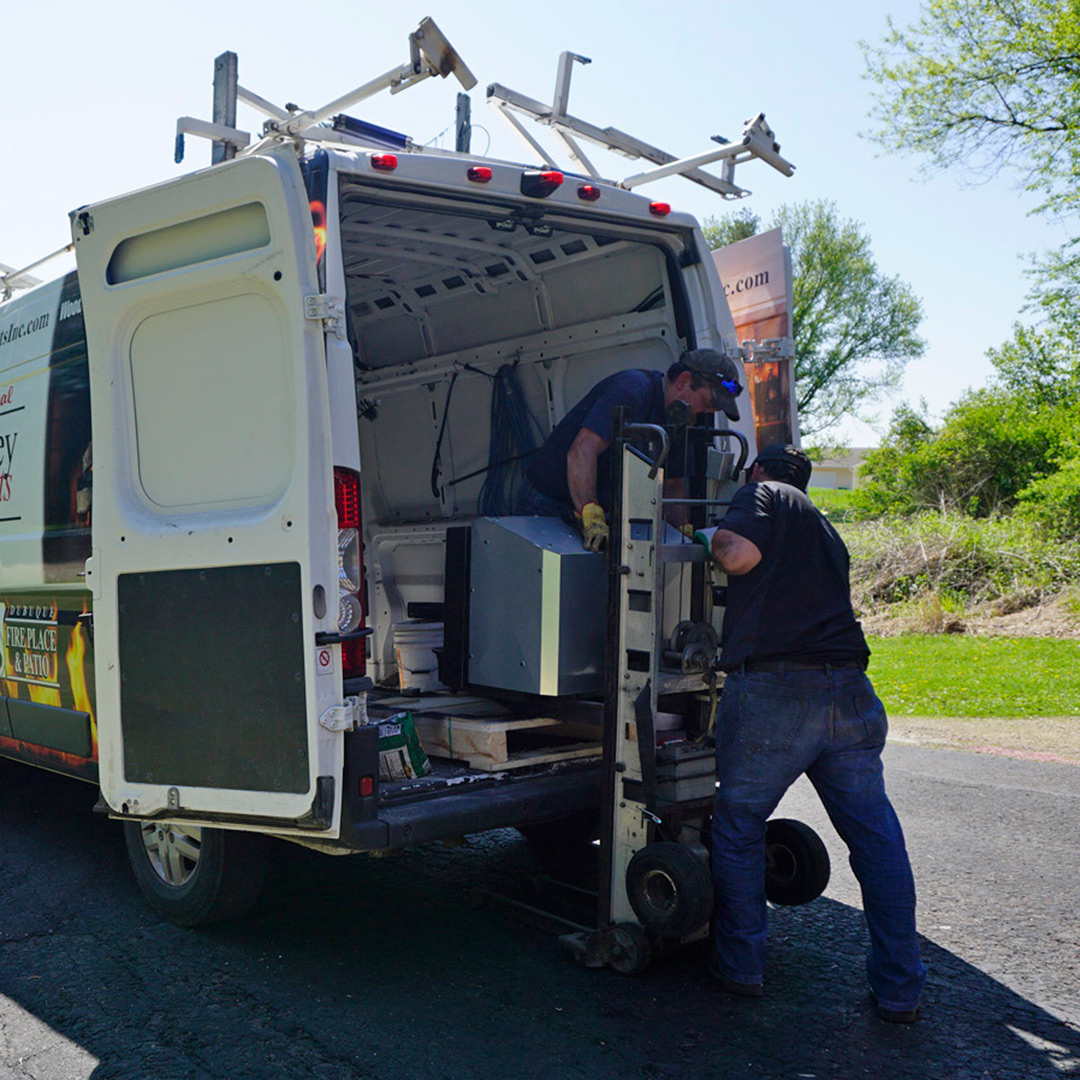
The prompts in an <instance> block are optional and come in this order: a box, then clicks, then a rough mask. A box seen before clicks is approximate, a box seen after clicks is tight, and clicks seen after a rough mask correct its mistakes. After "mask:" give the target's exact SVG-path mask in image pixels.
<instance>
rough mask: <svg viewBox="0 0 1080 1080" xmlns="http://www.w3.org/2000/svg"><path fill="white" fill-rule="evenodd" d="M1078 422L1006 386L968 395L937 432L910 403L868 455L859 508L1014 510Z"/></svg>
mask: <svg viewBox="0 0 1080 1080" xmlns="http://www.w3.org/2000/svg"><path fill="white" fill-rule="evenodd" d="M1076 420H1077V417H1076V410H1075V409H1073V408H1070V407H1068V406H1066V405H1044V406H1042V407H1041V408H1035V407H1033V406H1032V404H1031V402H1029V401H1026V400H1025V399H1024V398H1023V397H1022V396H1020V395H1017V394H1014V393H1011V392H1010V391H1007V390H1004V389H1001V388H994V389H989V390H978V391H975V392H973V393H970V394H968V395H966V396H965V397H964V398H962V399H961V400H960V402H958V403H957V404H956V405H954V406H953V407H952V408H951V409H950V410H949V412H948V413H947V414H946V416H945V419H944V421H943V423H942V425H941V427H940V429H938V430H937V431H935V430H934V429H933V428H931V426H930V425H929V424H928V423H927V422H926V421H925V420H924V419H923V418H922V417H920V416H919V415H918V414H917V413H916V412H914V410H912V409H911V408H910V407H908V406H903V407H901V408H900V409H898V410H897V413H896V414H895V415H894V417H893V422H892V426H891V428H890V430H889V433H888V435H887V436H886V438H885V440H884V442H883V443H882V445H881V447H880V448H878V449H877V450H874V451H871V452H870V453H869V454H868V455H867V458H866V462H865V463H864V465H863V467H862V470H861V472H860V480H861V486H860V487H859V488H858V489H857V490H856V492H855V498H854V504H855V507H856V508H857V509H858V510H859V511H860V512H862V513H863V514H883V513H884V514H898V513H899V514H903V513H913V512H915V511H918V510H925V509H932V508H934V509H939V510H960V511H962V512H964V513H967V514H971V515H973V516H976V517H986V516H989V515H992V514H996V513H999V512H1001V511H1002V510H1007V509H1009V508H1011V507H1012V506H1013V505H1015V503H1016V501H1017V498H1018V496H1019V494H1020V492H1021V491H1023V490H1024V489H1025V488H1027V487H1028V486H1029V485H1031V484H1032V483H1034V482H1036V481H1038V480H1041V479H1042V478H1044V477H1048V476H1050V475H1052V474H1053V473H1054V472H1055V471H1056V470H1057V467H1058V465H1057V463H1058V460H1059V459H1060V457H1061V455H1062V454H1063V453H1065V452H1066V450H1067V447H1068V445H1069V442H1070V440H1071V438H1072V436H1073V432H1074V431H1075V427H1076Z"/></svg>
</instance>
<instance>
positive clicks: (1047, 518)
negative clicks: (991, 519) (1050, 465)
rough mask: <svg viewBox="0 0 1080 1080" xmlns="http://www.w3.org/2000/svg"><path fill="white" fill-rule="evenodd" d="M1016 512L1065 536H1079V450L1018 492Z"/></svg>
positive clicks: (1060, 535)
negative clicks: (1054, 469) (1049, 472)
mask: <svg viewBox="0 0 1080 1080" xmlns="http://www.w3.org/2000/svg"><path fill="white" fill-rule="evenodd" d="M1017 515H1018V516H1019V517H1021V518H1025V519H1027V520H1029V521H1032V522H1035V523H1036V524H1038V525H1040V526H1042V527H1043V528H1045V529H1047V530H1049V532H1050V533H1052V534H1053V535H1054V536H1056V537H1058V538H1060V539H1062V540H1075V539H1076V538H1077V537H1080V452H1078V453H1077V456H1075V457H1072V458H1068V459H1065V460H1063V461H1062V462H1061V467H1060V468H1059V469H1058V471H1057V472H1055V473H1051V474H1050V475H1049V476H1042V477H1039V479H1037V480H1033V481H1032V482H1031V483H1030V484H1028V486H1027V487H1026V488H1024V490H1023V491H1021V492H1020V495H1019V505H1018V507H1017Z"/></svg>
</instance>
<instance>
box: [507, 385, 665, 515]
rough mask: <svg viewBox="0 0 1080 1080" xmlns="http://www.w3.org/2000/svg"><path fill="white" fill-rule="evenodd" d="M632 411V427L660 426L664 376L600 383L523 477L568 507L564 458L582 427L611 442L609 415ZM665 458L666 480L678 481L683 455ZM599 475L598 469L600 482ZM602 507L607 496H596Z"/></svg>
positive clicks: (570, 414)
mask: <svg viewBox="0 0 1080 1080" xmlns="http://www.w3.org/2000/svg"><path fill="white" fill-rule="evenodd" d="M620 406H621V407H623V408H626V409H629V410H630V422H631V423H632V424H659V425H661V426H663V423H664V373H663V372H662V371H642V370H640V369H635V370H633V371H617V372H616V373H615V374H614V375H609V376H608V377H607V378H606V379H601V380H600V382H598V383H597V384H596V385H595V386H594V387H593V388H592V389H591V390H590V391H589V392H588V393H587V394H586V395H585V396H584V397H583V398H582V399H581V400H580V401H579V402H578V403H577V404H576V405H575V406H574V407H573V408H572V409H571V410H570V411H569V412H568V413H567V414H566V415H565V416H564V417H563V418H562V420H561V421H560V422H559V423H558V424H557V425H556V427H555V430H554V431H552V433H551V434H550V435H549V436H548V437H547V441H546V442H545V443H544V445H543V446H542V447H541V448H540V449H539V450H538V451H537V452H536V455H535V456H534V457H533V459H532V460H531V461H530V462H529V467H528V469H527V470H526V475H527V476H528V478H529V483H531V484H532V485H533V487H534V488H536V490H537V491H539V492H540V493H541V494H543V495H546V496H547V497H548V498H549V499H554V500H556V501H557V502H560V503H567V504H569V503H570V502H571V499H570V488H569V485H568V484H567V480H566V455H567V453H569V451H570V447H571V445H572V444H573V442H574V439H576V438H577V433H578V432H579V431H580V430H581V429H582V428H583V427H586V428H588V429H589V430H590V431H593V432H595V433H596V434H597V435H599V436H600V438H601V439H603V440H604V441H605V442H608V443H610V442H611V441H612V438H613V435H614V432H613V430H612V426H613V420H612V413H613V410H614V409H616V408H619V407H620ZM675 449H676V448H675V447H673V448H672V451H673V452H672V454H671V455H670V456H669V462H668V467H667V469H666V470H665V472H666V475H668V476H680V475H682V462H681V460H673V459H674V458H676V457H679V458H681V455H676V454H675V453H674V451H675ZM602 474H603V469H601V477H602ZM598 495H599V498H600V502H601V504H602V505H606V504H607V499H606V498H605V493H604V492H603V491H601V492H599V493H598Z"/></svg>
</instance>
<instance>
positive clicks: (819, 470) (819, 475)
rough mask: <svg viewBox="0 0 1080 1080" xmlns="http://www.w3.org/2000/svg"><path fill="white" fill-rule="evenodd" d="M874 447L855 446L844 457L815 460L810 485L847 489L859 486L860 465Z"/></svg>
mask: <svg viewBox="0 0 1080 1080" xmlns="http://www.w3.org/2000/svg"><path fill="white" fill-rule="evenodd" d="M872 449H873V447H871V446H853V447H852V448H851V449H850V450H849V451H848V452H847V453H846V454H844V455H843V456H842V457H832V458H825V460H824V461H815V462H814V471H813V472H812V473H811V474H810V486H811V487H820V488H838V489H840V490H845V491H850V490H852V489H853V488H856V487H858V486H859V467H860V466H861V465H862V463H863V460H864V459H865V458H866V455H867V454H868V453H869V452H870V451H871V450H872Z"/></svg>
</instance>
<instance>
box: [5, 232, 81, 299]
mask: <svg viewBox="0 0 1080 1080" xmlns="http://www.w3.org/2000/svg"><path fill="white" fill-rule="evenodd" d="M74 250H75V245H74V244H66V245H65V246H64V247H62V248H60V249H59V250H58V251H53V252H50V254H48V255H45V256H43V257H42V258H40V259H36V260H35V261H34V262H32V263H30V265H29V266H24V267H22V268H21V269H19V270H16V269H15V267H13V266H8V265H7V264H6V263H0V300H10V299H11V297H12V296H13V295H14V293H15V290H16V289H32V288H33V287H34V286H35V285H40V284H41V279H40V278H36V277H34V275H33V274H31V273H30V271H31V270H36V269H37V268H38V267H39V266H41V265H42V264H43V263H47V262H48V261H49V260H50V259H55V258H56V257H57V256H58V255H63V254H64V253H65V252H68V251H74Z"/></svg>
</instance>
